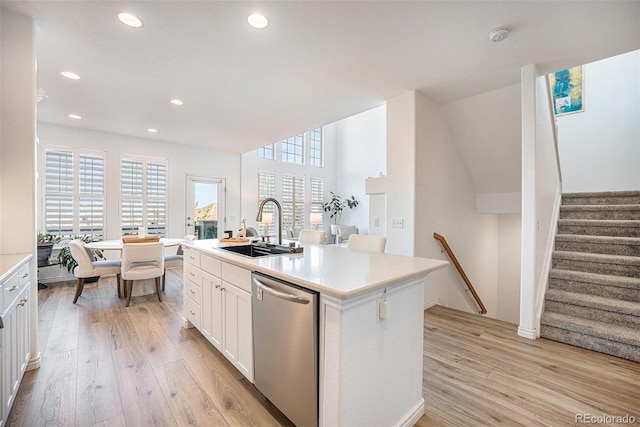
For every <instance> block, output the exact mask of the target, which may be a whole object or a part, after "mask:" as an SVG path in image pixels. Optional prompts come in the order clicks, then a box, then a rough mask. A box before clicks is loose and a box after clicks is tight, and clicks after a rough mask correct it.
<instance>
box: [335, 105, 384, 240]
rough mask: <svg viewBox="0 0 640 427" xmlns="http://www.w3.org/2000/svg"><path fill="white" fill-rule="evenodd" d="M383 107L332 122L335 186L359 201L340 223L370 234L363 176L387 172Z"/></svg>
mask: <svg viewBox="0 0 640 427" xmlns="http://www.w3.org/2000/svg"><path fill="white" fill-rule="evenodd" d="M386 116H387V111H386V106H381V107H377V108H374V109H372V110H369V111H365V112H364V113H360V114H356V115H355V116H351V117H348V118H346V119H344V120H340V121H338V122H335V123H334V124H333V125H334V126H335V147H336V184H335V185H336V186H335V190H334V191H335V192H337V194H339V195H341V196H343V197H350V196H351V195H353V196H355V198H356V200H358V202H359V204H358V206H357V207H356V208H355V209H346V210H345V211H344V213H343V215H342V219H341V222H342V224H345V225H350V224H354V225H356V226H357V227H358V229H359V232H360V233H361V234H369V212H370V207H371V206H370V200H369V196H367V195H366V194H365V179H366V178H368V177H377V176H378V175H379V173H380V172H382V173H385V171H386V143H387V139H386V123H387V122H386V118H387V117H386Z"/></svg>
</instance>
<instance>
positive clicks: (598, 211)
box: [560, 204, 640, 220]
mask: <svg viewBox="0 0 640 427" xmlns="http://www.w3.org/2000/svg"><path fill="white" fill-rule="evenodd" d="M560 218H561V219H602V220H638V219H640V204H625V205H566V206H561V207H560Z"/></svg>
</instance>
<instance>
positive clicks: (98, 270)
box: [69, 239, 121, 304]
mask: <svg viewBox="0 0 640 427" xmlns="http://www.w3.org/2000/svg"><path fill="white" fill-rule="evenodd" d="M69 251H70V252H71V256H72V257H73V259H74V260H76V262H77V263H78V266H77V267H76V268H74V269H73V275H74V276H76V277H77V278H78V284H77V285H76V296H75V297H74V298H73V303H74V304H75V303H76V301H78V298H79V297H80V295H81V294H82V290H83V289H84V281H85V279H87V278H89V277H95V276H108V275H109V274H115V275H116V286H117V287H118V297H120V296H121V293H120V260H101V261H95V260H94V257H93V252H91V249H89V248H87V247H85V245H84V242H83V241H82V240H78V239H74V240H71V241H70V242H69Z"/></svg>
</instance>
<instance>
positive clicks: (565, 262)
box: [551, 251, 640, 277]
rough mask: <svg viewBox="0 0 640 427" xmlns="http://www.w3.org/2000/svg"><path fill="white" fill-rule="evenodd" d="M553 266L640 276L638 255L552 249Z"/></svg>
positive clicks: (639, 258)
mask: <svg viewBox="0 0 640 427" xmlns="http://www.w3.org/2000/svg"><path fill="white" fill-rule="evenodd" d="M551 265H552V267H553V268H561V269H564V270H575V271H586V272H589V273H599V274H612V275H616V276H631V277H638V276H640V257H634V256H623V255H606V254H592V253H584V252H566V251H554V252H553V255H552V258H551Z"/></svg>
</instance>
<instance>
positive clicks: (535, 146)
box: [518, 64, 562, 339]
mask: <svg viewBox="0 0 640 427" xmlns="http://www.w3.org/2000/svg"><path fill="white" fill-rule="evenodd" d="M546 78H547V77H546V76H540V75H539V73H538V70H537V67H536V66H535V65H533V64H532V65H528V66H526V67H523V68H522V251H521V266H522V269H521V280H520V282H521V292H520V325H519V328H518V333H519V334H520V335H522V336H524V337H527V338H532V339H533V338H536V337H537V336H538V335H539V323H540V321H539V317H538V316H539V314H540V308H541V306H542V296H543V295H544V290H545V288H546V283H547V276H548V269H549V263H550V259H551V252H552V250H553V241H554V237H555V229H556V223H557V214H558V209H559V203H560V192H561V191H562V183H561V180H560V175H559V171H558V164H557V157H556V148H555V142H554V137H553V118H552V112H551V106H550V100H549V94H548V91H547V88H548V85H547V80H546Z"/></svg>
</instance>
